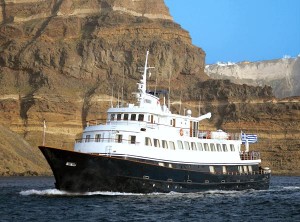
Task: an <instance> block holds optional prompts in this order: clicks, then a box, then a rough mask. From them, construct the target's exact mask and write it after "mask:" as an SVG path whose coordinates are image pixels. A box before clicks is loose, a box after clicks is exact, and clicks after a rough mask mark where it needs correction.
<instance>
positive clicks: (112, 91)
mask: <svg viewBox="0 0 300 222" xmlns="http://www.w3.org/2000/svg"><path fill="white" fill-rule="evenodd" d="M113 97H114V86H113V87H112V88H111V97H110V107H111V108H113V101H112V100H113Z"/></svg>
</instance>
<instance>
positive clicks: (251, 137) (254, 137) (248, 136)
mask: <svg viewBox="0 0 300 222" xmlns="http://www.w3.org/2000/svg"><path fill="white" fill-rule="evenodd" d="M247 141H248V143H256V142H257V135H255V134H246V133H242V143H243V144H246V142H247Z"/></svg>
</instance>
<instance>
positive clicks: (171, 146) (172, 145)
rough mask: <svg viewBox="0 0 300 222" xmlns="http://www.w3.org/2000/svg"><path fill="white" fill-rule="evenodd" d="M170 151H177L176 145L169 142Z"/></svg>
mask: <svg viewBox="0 0 300 222" xmlns="http://www.w3.org/2000/svg"><path fill="white" fill-rule="evenodd" d="M169 145H170V149H171V150H175V143H174V142H173V141H169Z"/></svg>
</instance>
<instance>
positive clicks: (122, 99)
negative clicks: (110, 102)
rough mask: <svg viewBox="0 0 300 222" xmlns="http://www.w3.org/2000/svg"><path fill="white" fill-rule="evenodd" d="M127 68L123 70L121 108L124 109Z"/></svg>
mask: <svg viewBox="0 0 300 222" xmlns="http://www.w3.org/2000/svg"><path fill="white" fill-rule="evenodd" d="M124 69H125V67H124V68H123V82H122V90H121V91H122V97H121V106H122V107H123V105H124V104H123V101H124V83H125V71H124Z"/></svg>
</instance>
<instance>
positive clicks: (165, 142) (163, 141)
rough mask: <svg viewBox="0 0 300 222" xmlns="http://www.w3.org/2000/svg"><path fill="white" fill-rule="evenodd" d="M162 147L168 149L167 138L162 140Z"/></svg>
mask: <svg viewBox="0 0 300 222" xmlns="http://www.w3.org/2000/svg"><path fill="white" fill-rule="evenodd" d="M161 143H162V147H163V148H166V149H168V142H167V141H166V140H162V141H161Z"/></svg>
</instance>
